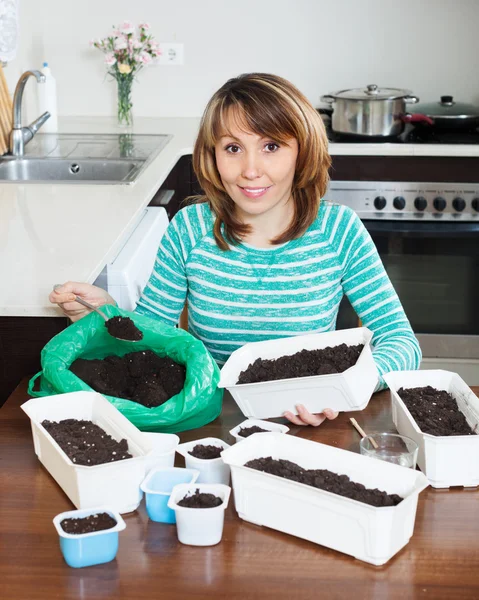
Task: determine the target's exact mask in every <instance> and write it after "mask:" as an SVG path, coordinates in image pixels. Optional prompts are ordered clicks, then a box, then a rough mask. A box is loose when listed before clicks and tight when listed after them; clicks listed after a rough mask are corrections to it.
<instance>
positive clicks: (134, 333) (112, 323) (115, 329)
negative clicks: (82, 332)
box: [105, 317, 143, 342]
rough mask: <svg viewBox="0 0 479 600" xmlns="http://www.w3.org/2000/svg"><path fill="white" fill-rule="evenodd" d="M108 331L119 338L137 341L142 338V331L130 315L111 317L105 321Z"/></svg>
mask: <svg viewBox="0 0 479 600" xmlns="http://www.w3.org/2000/svg"><path fill="white" fill-rule="evenodd" d="M105 327H106V328H107V329H108V333H109V334H110V335H111V336H113V337H114V338H118V339H119V340H128V341H131V342H138V341H139V340H142V339H143V332H141V331H140V330H139V329H138V327H137V326H136V325H135V324H134V323H133V321H132V320H131V319H130V317H112V318H111V319H108V321H106V322H105Z"/></svg>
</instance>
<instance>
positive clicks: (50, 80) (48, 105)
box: [36, 62, 58, 133]
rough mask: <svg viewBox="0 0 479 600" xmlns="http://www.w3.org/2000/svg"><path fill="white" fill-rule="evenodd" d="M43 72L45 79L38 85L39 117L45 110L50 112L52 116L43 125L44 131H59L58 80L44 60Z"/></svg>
mask: <svg viewBox="0 0 479 600" xmlns="http://www.w3.org/2000/svg"><path fill="white" fill-rule="evenodd" d="M41 72H42V73H43V74H44V75H45V81H44V82H43V83H40V84H39V85H37V86H36V90H37V110H38V115H37V116H38V117H39V116H40V115H42V114H43V113H44V112H45V111H48V112H49V113H50V118H49V119H48V120H47V121H46V122H45V124H44V125H43V126H42V132H43V133H53V132H56V131H58V110H57V82H56V81H55V78H54V77H53V75H52V72H51V69H50V67H49V66H48V63H46V62H44V63H43V67H42V68H41Z"/></svg>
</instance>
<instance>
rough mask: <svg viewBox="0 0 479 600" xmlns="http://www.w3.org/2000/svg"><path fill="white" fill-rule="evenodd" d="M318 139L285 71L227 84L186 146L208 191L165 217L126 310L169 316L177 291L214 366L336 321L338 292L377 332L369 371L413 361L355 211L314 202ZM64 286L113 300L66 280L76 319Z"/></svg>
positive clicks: (79, 311) (323, 148)
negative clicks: (241, 351)
mask: <svg viewBox="0 0 479 600" xmlns="http://www.w3.org/2000/svg"><path fill="white" fill-rule="evenodd" d="M327 144H328V141H327V137H326V133H325V130H324V127H323V123H322V120H321V118H320V117H319V115H318V113H317V112H316V110H315V109H314V108H313V106H312V105H311V104H310V102H309V101H308V100H307V99H306V98H305V97H304V96H303V94H301V92H299V91H298V90H297V89H296V88H295V87H294V86H293V85H292V84H291V83H289V82H288V81H286V80H285V79H282V78H281V77H277V76H275V75H268V74H263V73H252V74H246V75H241V76H239V77H236V78H234V79H230V80H229V81H228V82H227V83H226V84H225V85H223V86H222V87H221V88H220V89H219V90H218V91H217V92H216V93H215V94H214V95H213V97H212V98H211V100H210V102H209V103H208V105H207V107H206V110H205V113H204V115H203V118H202V121H201V125H200V130H199V134H198V138H197V140H196V144H195V148H194V152H193V166H194V169H195V173H196V176H197V178H198V181H199V183H200V185H201V187H202V189H203V190H204V192H205V195H204V196H201V197H199V198H197V199H196V200H197V202H196V203H194V204H192V205H190V206H187V207H186V208H183V209H182V210H180V211H179V212H178V213H177V215H176V216H175V217H174V219H173V220H172V221H171V223H170V225H169V227H168V229H167V231H166V233H165V235H164V237H163V239H162V241H161V244H160V247H159V249H158V256H157V260H156V264H155V267H154V270H153V272H152V274H151V277H150V280H149V282H148V284H147V285H146V287H145V289H144V290H143V294H142V296H141V298H140V300H139V302H138V306H137V308H136V312H138V313H141V314H144V315H148V316H150V317H154V318H158V319H162V320H163V321H165V322H166V323H169V324H171V325H172V326H174V325H176V324H177V322H178V319H179V316H180V314H181V312H182V309H183V306H184V304H185V301H186V302H187V306H188V329H189V331H190V333H191V334H193V335H194V336H196V337H198V338H199V339H200V340H202V341H203V343H204V344H205V346H206V347H207V348H208V350H209V351H210V352H211V354H212V355H213V357H214V358H215V359H216V361H217V362H218V364H219V365H220V366H221V365H222V364H224V362H225V361H226V359H227V358H228V356H229V355H230V354H231V353H232V352H233V351H234V350H236V349H237V348H238V347H240V346H242V345H243V344H245V343H246V342H251V341H260V340H265V339H272V338H281V337H286V336H291V335H299V334H306V333H319V332H325V331H331V330H333V329H334V328H335V324H336V317H337V314H338V309H339V303H340V301H341V299H342V297H343V294H344V293H346V295H347V296H348V298H349V300H350V302H351V304H352V306H353V308H354V309H355V311H356V312H357V315H358V317H359V318H360V319H361V321H362V323H363V325H364V326H366V327H368V328H369V329H371V330H372V331H373V333H374V336H373V339H372V343H373V356H374V359H375V362H376V365H377V367H378V370H379V374H380V375H382V374H384V373H386V372H388V371H392V370H400V369H417V368H418V366H419V363H420V360H421V351H420V348H419V344H418V342H417V339H416V337H415V336H414V333H413V332H412V329H411V326H410V324H409V322H408V320H407V318H406V315H405V314H404V310H403V308H402V306H401V303H400V301H399V299H398V297H397V294H396V292H395V291H394V289H393V287H392V285H391V282H390V281H389V278H388V276H387V275H386V272H385V270H384V267H383V265H382V263H381V260H380V258H379V256H378V253H377V251H376V248H375V246H374V243H373V242H372V240H371V238H370V236H369V234H368V232H367V231H366V229H365V228H364V226H363V225H362V223H361V221H360V220H359V218H358V217H357V216H356V214H355V213H354V212H353V211H352V210H350V209H349V208H347V207H344V206H340V205H336V204H332V203H330V202H326V201H324V200H322V197H323V196H324V194H325V192H326V188H327V184H328V169H329V167H330V164H331V159H330V157H329V154H328V150H327ZM74 294H77V295H79V296H81V297H83V298H84V299H85V300H88V301H89V302H91V303H92V304H95V305H98V306H100V305H102V304H106V303H111V304H114V301H113V299H112V298H111V297H110V296H109V295H108V294H107V293H106V292H105V291H104V290H102V289H100V288H96V287H94V286H92V285H89V284H83V283H74V282H68V283H66V284H64V285H63V286H62V288H60V289H58V290H57V291H55V292H52V294H51V295H50V300H51V302H53V303H57V304H59V305H60V306H61V307H62V309H63V312H64V313H65V314H66V315H67V316H69V317H70V318H71V319H72V320H73V321H75V320H77V319H79V318H81V317H82V316H84V315H85V314H86V313H87V312H88V310H85V309H84V308H83V306H81V305H80V304H78V303H76V302H75V301H74ZM383 386H384V384H383V382H382V379H381V381H380V384H379V386H378V388H380V387H383ZM297 410H298V415H294V414H292V413H286V414H285V416H286V417H287V418H288V419H289V420H290V421H292V422H293V423H295V424H297V425H308V424H309V425H319V424H320V423H322V422H323V421H324V420H325V419H326V418H328V419H333V418H335V417H336V416H337V413H334V412H333V411H330V410H325V411H324V413H321V414H319V415H314V414H311V413H309V412H308V411H307V410H306V409H305V408H304V407H303V406H301V405H298V406H297Z"/></svg>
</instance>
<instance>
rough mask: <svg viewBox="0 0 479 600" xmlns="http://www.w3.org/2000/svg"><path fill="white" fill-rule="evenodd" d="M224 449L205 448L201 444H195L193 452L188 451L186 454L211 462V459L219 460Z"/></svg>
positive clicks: (215, 447) (217, 447)
mask: <svg viewBox="0 0 479 600" xmlns="http://www.w3.org/2000/svg"><path fill="white" fill-rule="evenodd" d="M223 450H224V448H220V447H219V446H205V445H203V444H196V446H195V447H194V448H193V450H190V451H189V452H188V454H191V456H194V457H195V458H203V459H205V460H211V459H212V458H219V457H220V454H221V453H222V452H223Z"/></svg>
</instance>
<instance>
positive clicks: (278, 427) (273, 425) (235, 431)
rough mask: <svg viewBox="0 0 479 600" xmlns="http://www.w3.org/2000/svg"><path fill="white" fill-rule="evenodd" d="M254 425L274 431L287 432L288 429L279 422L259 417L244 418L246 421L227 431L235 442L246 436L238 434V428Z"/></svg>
mask: <svg viewBox="0 0 479 600" xmlns="http://www.w3.org/2000/svg"><path fill="white" fill-rule="evenodd" d="M254 425H256V426H257V427H261V428H262V429H266V430H267V431H273V432H275V433H287V432H288V431H289V427H286V425H281V424H280V423H271V422H270V421H261V420H260V419H246V421H243V422H242V423H240V424H239V425H236V427H234V428H233V429H230V431H229V433H230V434H231V435H232V436H233V437H234V438H235V442H241V441H243V440H245V439H246V438H244V437H242V436H241V435H239V431H240V429H248V427H253V426H254Z"/></svg>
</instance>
